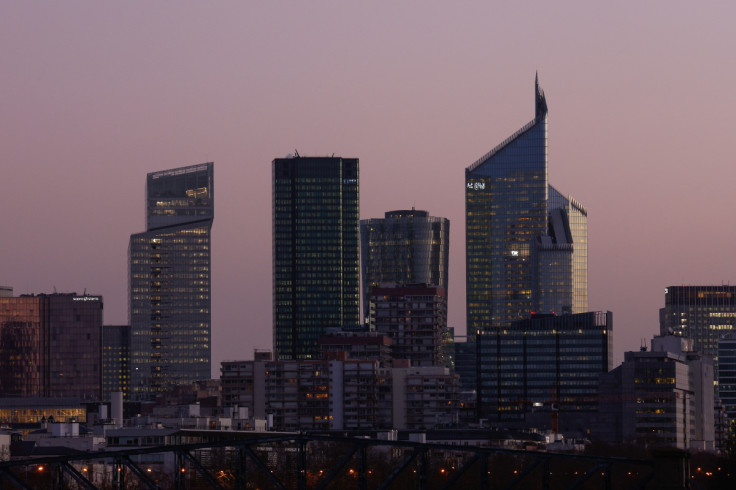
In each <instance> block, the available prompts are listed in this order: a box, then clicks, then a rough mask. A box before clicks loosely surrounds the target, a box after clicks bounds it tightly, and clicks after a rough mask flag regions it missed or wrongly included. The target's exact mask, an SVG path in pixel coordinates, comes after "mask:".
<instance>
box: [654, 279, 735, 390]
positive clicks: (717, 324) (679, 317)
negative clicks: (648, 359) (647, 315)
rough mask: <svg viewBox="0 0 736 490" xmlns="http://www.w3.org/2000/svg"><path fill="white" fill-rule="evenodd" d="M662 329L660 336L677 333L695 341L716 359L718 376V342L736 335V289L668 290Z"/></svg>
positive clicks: (676, 288) (697, 287)
mask: <svg viewBox="0 0 736 490" xmlns="http://www.w3.org/2000/svg"><path fill="white" fill-rule="evenodd" d="M659 330H660V332H659V333H660V335H667V334H669V333H673V334H674V335H678V336H681V337H685V338H687V339H691V340H693V341H694V342H695V349H697V350H698V351H699V352H701V353H702V354H703V355H706V356H709V357H712V358H713V364H714V367H715V369H716V375H717V374H718V339H719V338H720V337H721V336H723V335H724V334H728V333H736V286H670V287H668V288H665V291H664V308H661V309H660V310H659ZM717 380H718V378H717V377H716V381H717Z"/></svg>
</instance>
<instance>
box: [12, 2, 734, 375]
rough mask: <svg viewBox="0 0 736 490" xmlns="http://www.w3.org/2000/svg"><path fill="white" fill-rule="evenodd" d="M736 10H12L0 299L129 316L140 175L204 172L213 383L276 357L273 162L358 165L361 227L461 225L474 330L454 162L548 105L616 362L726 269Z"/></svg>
mask: <svg viewBox="0 0 736 490" xmlns="http://www.w3.org/2000/svg"><path fill="white" fill-rule="evenodd" d="M734 15H736V6H735V5H733V4H731V3H725V2H723V3H718V4H715V3H714V4H710V5H696V4H692V3H689V2H666V3H665V2H654V3H650V4H646V5H639V4H638V3H634V2H630V3H628V2H627V3H626V4H625V5H618V4H617V5H613V4H611V5H608V4H602V5H593V4H589V3H587V2H565V3H564V5H548V4H546V3H542V2H535V3H534V4H530V5H516V4H513V5H508V6H497V5H490V4H488V3H487V2H466V3H463V4H462V5H457V4H445V3H444V2H434V1H432V2H421V3H420V2H406V3H400V4H398V5H397V4H393V3H390V2H373V3H369V4H360V5H347V4H343V3H340V2H316V3H310V4H308V5H306V4H305V5H301V4H296V5H292V4H288V5H287V4H280V3H268V4H264V5H258V6H256V5H250V4H241V3H236V2H225V3H217V4H214V5H211V4H204V3H196V2H176V3H173V2H167V3H155V4H149V3H146V2H125V3H120V4H98V3H92V2H74V3H66V2H65V3H62V4H57V3H50V2H48V3H43V2H42V3H12V4H11V3H7V4H4V5H3V6H2V7H0V41H1V42H2V44H3V46H4V49H3V56H2V65H1V66H2V69H1V71H0V72H1V73H2V87H3V90H2V91H1V92H0V108H1V112H0V114H2V117H0V152H2V153H1V158H2V164H1V165H0V168H1V169H2V173H0V176H1V178H0V186H2V192H0V209H2V230H3V231H2V233H0V249H1V250H2V251H3V254H2V260H0V284H2V285H7V286H12V287H13V288H14V290H15V293H16V294H23V293H42V292H52V291H53V290H54V289H56V290H58V291H59V292H70V291H76V292H78V293H82V292H83V291H84V290H86V291H87V292H88V293H91V294H99V295H102V296H104V299H105V310H104V319H105V323H106V324H121V323H125V322H127V300H128V293H127V284H128V281H127V247H128V240H129V237H130V235H131V234H132V233H136V232H140V231H143V230H144V229H145V220H144V192H145V178H146V174H147V173H149V172H154V171H157V170H163V169H168V168H174V167H180V166H185V165H190V164H195V163H201V162H208V161H214V163H215V219H214V225H213V228H212V233H213V238H212V241H213V248H212V263H213V271H212V337H213V352H212V353H213V355H212V361H213V362H212V368H213V374H215V375H216V373H217V372H218V370H219V363H220V361H222V360H223V359H241V358H250V357H251V356H252V352H253V349H254V348H265V349H270V348H271V343H272V330H271V327H272V310H271V295H272V290H271V285H272V271H271V264H272V262H271V239H272V235H271V233H272V232H271V219H272V214H271V161H272V160H273V159H274V158H276V157H284V156H286V155H287V154H289V153H294V150H295V149H296V150H298V152H299V153H300V154H301V155H305V156H318V155H331V154H333V153H334V154H335V155H341V156H343V157H357V158H359V159H360V193H361V196H360V205H361V206H360V207H361V210H360V215H361V218H371V217H381V216H383V213H384V212H385V211H389V210H394V209H407V208H411V207H416V208H417V209H426V210H428V211H429V212H430V213H431V214H432V215H433V216H443V217H447V218H449V219H450V222H451V225H450V227H451V236H450V286H449V298H450V299H449V309H448V317H449V318H448V324H449V325H450V326H454V327H456V333H459V334H462V333H463V332H464V330H465V295H464V291H465V261H464V260H465V259H464V253H465V247H464V228H465V224H464V222H465V218H464V196H465V194H464V169H465V168H466V167H467V166H469V165H470V164H472V163H473V162H474V161H475V160H476V159H477V158H479V157H480V156H481V155H483V154H485V153H486V152H487V151H488V150H490V149H491V148H493V147H494V146H496V145H497V144H498V143H500V142H501V141H503V140H504V139H506V138H507V137H508V136H510V135H511V134H512V133H513V132H514V131H515V130H516V129H518V128H519V127H521V126H522V125H524V124H525V123H526V122H528V121H529V120H531V119H532V118H533V117H534V75H535V72H537V71H538V72H539V80H540V84H541V86H542V87H543V89H544V91H545V94H546V96H547V102H548V104H549V145H550V146H549V180H550V183H551V184H552V185H554V186H556V187H558V188H559V189H561V190H562V191H564V192H565V193H568V194H571V195H572V196H573V197H574V198H575V199H577V200H578V201H580V202H581V203H583V204H584V205H585V206H586V207H587V209H588V225H589V259H588V260H589V262H588V263H589V292H590V301H589V309H590V310H611V311H613V314H614V316H613V319H614V334H613V335H614V346H615V357H616V360H615V364H618V363H619V362H620V361H621V360H622V359H623V352H624V351H625V350H636V349H638V347H639V345H640V343H641V339H650V338H651V337H652V335H654V334H655V333H657V332H658V325H659V323H658V310H659V308H660V307H662V306H663V304H664V288H665V287H666V286H669V285H676V284H721V283H728V282H729V281H736V277H735V276H733V271H734V261H736V259H734V254H733V243H734V242H735V241H736V228H735V227H734V226H731V224H732V222H733V208H734V192H733V189H732V187H733V185H732V183H733V182H734V180H735V179H736V169H735V168H734V167H735V166H734V165H733V163H734V162H733V159H734V158H733V155H732V152H731V151H730V149H731V145H732V137H731V133H732V130H731V124H730V117H731V116H732V115H733V114H735V113H736V98H734V96H733V88H734V87H735V86H736V67H734V64H733V60H732V58H733V54H732V50H733V46H734V44H735V43H734V41H736V39H735V37H736V36H735V35H734V34H733V29H732V25H731V24H732V19H733V18H734Z"/></svg>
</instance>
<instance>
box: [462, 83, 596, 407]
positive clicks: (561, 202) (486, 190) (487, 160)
mask: <svg viewBox="0 0 736 490" xmlns="http://www.w3.org/2000/svg"><path fill="white" fill-rule="evenodd" d="M535 100H536V107H535V118H534V119H533V120H531V121H530V122H529V123H527V124H526V125H525V126H524V127H522V128H521V129H519V130H518V131H517V132H516V133H514V134H513V135H512V136H510V137H509V138H508V139H506V140H505V141H504V142H502V143H501V144H500V145H498V146H497V147H495V148H494V149H493V150H491V151H490V152H489V153H487V154H486V155H484V156H483V157H481V158H480V159H479V160H478V161H476V162H475V163H474V164H473V165H471V166H470V167H468V168H467V169H466V170H465V214H466V216H465V219H466V235H465V237H466V297H467V328H468V332H474V333H475V332H477V333H480V334H492V335H494V336H496V335H499V332H503V331H504V329H507V328H508V327H509V326H510V325H511V323H512V322H514V321H518V320H523V319H527V318H529V317H530V315H531V314H532V313H555V314H571V313H583V312H585V311H587V309H588V267H587V266H588V251H587V211H586V209H585V208H584V207H583V206H582V205H581V204H580V203H578V202H577V201H575V200H574V199H573V198H572V197H565V196H564V195H563V194H561V193H560V192H559V191H557V189H555V188H554V187H552V186H551V185H549V183H548V179H547V162H548V142H547V141H548V140H547V102H546V99H545V96H544V93H543V92H542V90H541V89H540V88H539V84H538V83H537V82H535ZM505 341H506V340H503V339H502V338H499V339H498V342H505ZM493 342H495V341H494V340H493V339H490V338H489V339H485V340H484V339H482V338H481V339H480V343H479V351H478V352H479V356H480V358H479V362H478V368H479V378H478V379H479V380H482V379H485V378H492V377H494V376H496V375H497V370H503V371H502V372H503V373H504V376H505V377H508V381H506V383H507V384H508V386H509V389H511V386H512V385H513V383H514V382H515V381H514V380H515V377H517V376H519V373H516V372H515V371H514V369H515V368H514V362H515V361H514V360H513V359H512V358H511V357H509V358H507V359H506V358H505V359H494V358H493V357H492V354H491V350H492V349H491V346H490V343H493ZM485 344H488V345H485ZM508 349H512V347H511V346H508ZM508 352H511V350H509V351H508ZM485 355H489V356H491V357H488V358H485V357H483V356H485ZM509 355H510V354H509ZM507 361H508V362H510V364H508V365H507ZM510 396H516V395H510ZM497 398H498V394H497V393H491V392H486V391H484V389H483V387H482V386H481V385H480V384H479V386H478V401H479V404H478V406H479V414H480V416H481V417H487V416H493V414H492V413H490V412H492V411H493V410H495V409H496V408H498V407H497V405H496V401H495V400H497Z"/></svg>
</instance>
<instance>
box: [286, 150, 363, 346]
mask: <svg viewBox="0 0 736 490" xmlns="http://www.w3.org/2000/svg"><path fill="white" fill-rule="evenodd" d="M272 172H273V271H274V280H273V344H274V349H275V350H276V352H277V354H278V356H279V358H280V359H316V358H318V357H319V345H318V339H319V337H320V335H322V334H324V333H325V331H326V329H327V328H329V327H354V326H357V325H359V324H360V292H359V289H360V285H359V264H358V262H359V249H358V246H359V245H358V226H359V208H358V159H357V158H341V157H300V156H299V155H297V156H296V157H294V158H277V159H275V160H274V161H273V165H272Z"/></svg>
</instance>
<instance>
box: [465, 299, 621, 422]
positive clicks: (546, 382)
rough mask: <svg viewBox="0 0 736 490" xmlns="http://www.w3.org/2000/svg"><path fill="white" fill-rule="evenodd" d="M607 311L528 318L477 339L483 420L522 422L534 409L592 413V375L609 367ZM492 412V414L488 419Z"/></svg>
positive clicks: (594, 393) (594, 381) (594, 390)
mask: <svg viewBox="0 0 736 490" xmlns="http://www.w3.org/2000/svg"><path fill="white" fill-rule="evenodd" d="M612 328H613V320H612V314H611V312H605V313H604V312H587V313H579V314H573V315H562V316H555V315H534V316H533V317H532V318H529V319H526V320H520V321H517V322H513V323H511V325H509V326H508V327H507V328H505V329H499V330H497V331H494V332H489V333H486V334H484V335H479V336H478V339H479V341H481V343H480V344H478V345H479V349H480V350H481V353H480V356H481V359H482V361H483V362H485V363H488V364H491V365H493V366H494V367H495V369H490V370H487V372H486V373H485V375H484V376H483V377H482V378H480V379H479V389H481V390H482V391H483V393H484V394H485V395H486V398H485V400H484V402H485V410H486V413H485V416H490V417H491V418H493V419H495V420H497V421H499V422H504V421H523V420H524V417H525V416H526V414H528V413H530V412H533V411H534V410H535V407H541V406H548V407H549V406H550V405H551V404H554V405H556V406H557V408H558V409H559V410H560V411H561V412H583V411H595V410H597V408H598V377H599V376H600V374H601V373H607V372H608V371H609V370H610V369H611V368H612V367H613V336H612ZM490 414H492V415H490Z"/></svg>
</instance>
